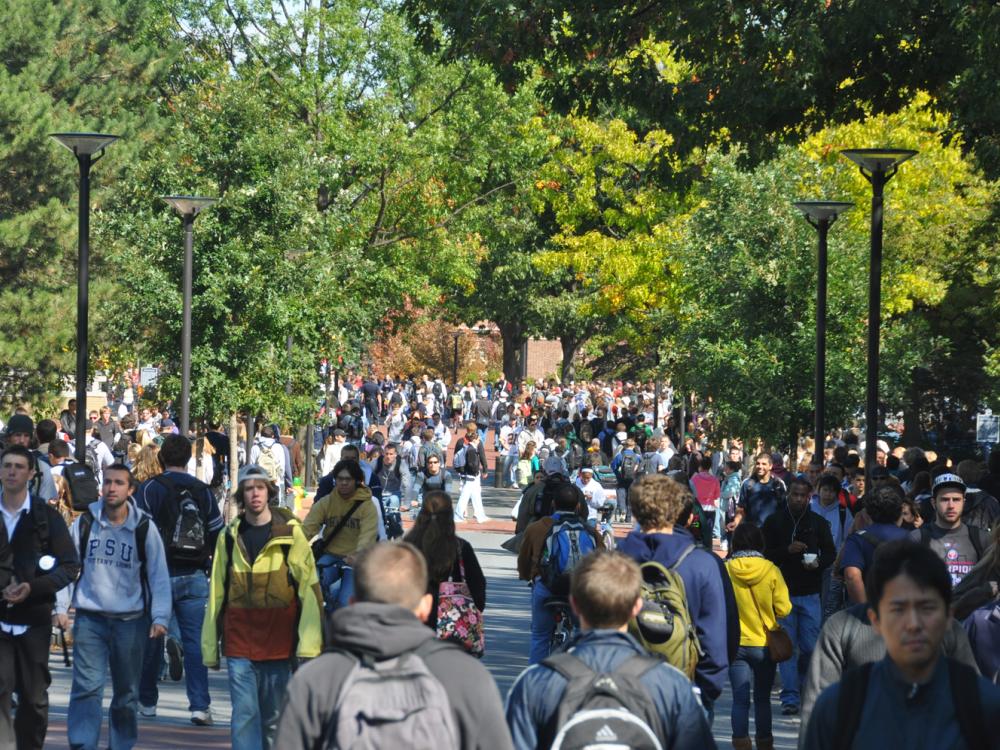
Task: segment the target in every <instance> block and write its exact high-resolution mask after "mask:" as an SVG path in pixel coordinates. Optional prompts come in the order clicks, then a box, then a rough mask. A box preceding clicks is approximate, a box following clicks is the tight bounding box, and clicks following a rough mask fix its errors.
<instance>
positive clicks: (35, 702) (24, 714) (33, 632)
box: [0, 415, 80, 750]
mask: <svg viewBox="0 0 1000 750" xmlns="http://www.w3.org/2000/svg"><path fill="white" fill-rule="evenodd" d="M15 416H17V415H15ZM11 421H12V422H14V421H15V420H13V419H11ZM35 471H36V470H35V459H34V455H33V454H32V452H31V451H30V450H28V448H26V447H25V446H24V445H21V444H19V443H15V444H12V445H9V446H8V447H7V448H6V450H4V451H3V453H2V454H0V516H2V518H3V529H0V535H6V539H7V540H8V544H9V545H10V551H9V553H8V554H9V556H10V563H9V565H10V567H11V568H12V569H13V570H12V573H10V574H9V575H8V582H7V585H6V586H5V587H4V589H3V592H2V596H0V747H3V748H14V747H16V748H17V749H18V750H41V748H42V745H44V744H45V733H46V730H47V728H48V724H49V696H48V690H49V684H50V683H51V682H52V675H51V674H50V672H49V642H50V640H51V636H52V624H53V623H52V609H53V605H54V604H55V599H56V592H57V591H59V590H60V589H61V588H63V587H65V586H68V585H69V584H70V583H71V582H73V581H74V580H76V577H77V574H78V573H79V571H80V561H79V557H78V555H77V552H76V547H75V546H74V545H73V540H72V539H71V538H70V535H69V529H67V528H66V522H65V521H64V520H63V517H62V516H61V515H60V514H59V511H58V510H56V509H55V508H53V507H51V506H50V505H48V504H47V503H46V502H45V501H44V500H42V499H41V498H39V497H36V496H33V495H32V494H31V493H30V492H29V490H28V485H29V483H30V482H31V480H32V478H33V477H34V475H35ZM0 546H2V545H0ZM15 692H16V693H17V697H18V703H17V712H16V713H13V712H12V710H11V699H12V696H13V694H14V693H15Z"/></svg>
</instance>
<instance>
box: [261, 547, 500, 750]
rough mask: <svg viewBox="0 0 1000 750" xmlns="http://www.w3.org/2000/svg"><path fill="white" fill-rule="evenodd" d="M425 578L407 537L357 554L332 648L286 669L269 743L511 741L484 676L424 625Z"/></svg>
mask: <svg viewBox="0 0 1000 750" xmlns="http://www.w3.org/2000/svg"><path fill="white" fill-rule="evenodd" d="M427 581H428V574H427V563H426V562H425V561H424V556H423V555H422V554H421V553H420V550H418V549H417V548H416V547H414V546H413V545H412V544H409V543H407V542H398V541H397V542H391V543H388V544H376V545H374V546H372V547H369V548H368V549H366V550H365V551H364V552H362V553H361V554H359V555H358V559H357V564H356V569H355V595H354V599H353V602H352V604H351V605H350V606H348V607H344V608H343V609H339V610H337V611H336V612H335V613H334V614H333V616H332V617H331V618H330V624H329V632H330V639H331V643H335V644H336V646H337V648H336V650H333V651H329V652H327V653H324V654H321V655H320V656H318V657H317V658H315V659H313V660H312V661H311V662H309V664H306V665H305V666H303V667H300V668H299V670H298V671H297V672H296V673H295V676H294V677H293V678H292V680H291V682H290V683H289V685H288V697H287V700H285V703H284V708H283V709H282V712H281V717H280V719H279V720H278V733H277V736H276V737H275V741H274V747H276V748H312V747H386V748H396V747H399V748H403V747H406V748H421V750H422V749H423V748H444V747H449V748H459V749H460V750H478V749H480V748H481V749H482V750H508V749H509V748H511V747H512V745H511V740H510V732H509V731H508V729H507V724H506V722H505V721H504V715H503V705H502V703H501V701H500V694H499V692H498V691H497V688H496V683H495V682H494V681H493V678H492V677H491V676H490V673H489V672H487V671H486V668H485V667H484V666H483V665H482V664H480V663H479V662H478V661H477V660H476V659H474V658H472V657H471V656H468V655H467V654H465V653H463V652H462V650H461V649H460V648H458V647H456V646H454V645H453V644H449V643H443V642H441V641H439V640H438V639H436V638H435V637H434V634H433V633H432V632H431V630H430V629H429V628H428V627H426V625H424V623H425V622H426V621H427V619H428V617H429V616H430V613H431V601H432V597H431V595H430V594H429V593H427ZM355 743H356V744H355Z"/></svg>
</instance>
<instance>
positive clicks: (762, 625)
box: [726, 521, 792, 750]
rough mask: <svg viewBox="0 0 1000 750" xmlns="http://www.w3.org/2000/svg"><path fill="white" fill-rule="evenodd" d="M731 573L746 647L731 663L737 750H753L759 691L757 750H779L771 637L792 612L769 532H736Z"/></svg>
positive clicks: (747, 527) (742, 528)
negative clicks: (767, 549) (768, 552)
mask: <svg viewBox="0 0 1000 750" xmlns="http://www.w3.org/2000/svg"><path fill="white" fill-rule="evenodd" d="M729 554H730V557H729V560H728V561H727V562H726V570H727V571H728V572H729V577H730V579H731V580H732V582H733V591H734V592H735V594H736V606H737V608H738V609H739V613H740V647H739V649H738V650H737V652H736V658H735V659H734V660H733V663H732V664H730V665H729V681H730V683H731V685H732V689H733V705H732V711H731V715H730V718H731V721H732V727H733V748H734V750H751V748H752V747H753V743H752V742H751V740H750V696H751V690H752V693H753V708H754V726H755V730H756V731H755V734H756V738H755V741H756V746H757V750H773V748H774V735H773V734H772V724H771V687H772V686H773V685H774V673H775V667H776V665H775V663H774V661H773V660H772V659H771V656H770V653H769V651H768V633H769V632H770V631H773V630H775V629H777V627H778V620H779V619H780V618H782V617H787V616H788V615H789V614H790V613H791V611H792V602H791V600H790V599H789V596H788V587H787V586H786V585H785V581H784V578H782V575H781V571H780V570H778V567H777V566H776V565H775V564H774V563H772V562H771V561H769V560H767V559H766V558H765V557H764V534H763V533H762V532H761V530H760V529H759V528H757V526H756V525H754V524H753V523H752V522H750V521H744V522H743V523H741V524H739V525H738V526H737V527H736V529H735V530H734V531H733V538H732V542H731V543H730V550H729Z"/></svg>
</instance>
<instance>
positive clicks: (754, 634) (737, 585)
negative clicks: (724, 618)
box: [726, 556, 792, 647]
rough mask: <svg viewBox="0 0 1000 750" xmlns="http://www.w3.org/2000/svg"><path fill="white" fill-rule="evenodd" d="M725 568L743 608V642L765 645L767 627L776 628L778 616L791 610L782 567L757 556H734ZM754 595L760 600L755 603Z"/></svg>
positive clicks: (737, 602) (737, 599) (741, 624)
mask: <svg viewBox="0 0 1000 750" xmlns="http://www.w3.org/2000/svg"><path fill="white" fill-rule="evenodd" d="M726 570H727V571H729V578H730V580H732V582H733V592H734V593H735V594H736V606H737V608H738V609H739V611H740V645H741V646H757V647H761V646H766V645H767V636H766V633H765V628H766V629H767V630H774V628H776V627H777V624H778V618H779V617H785V616H787V615H788V613H789V612H791V611H792V602H791V600H790V599H789V598H788V586H786V585H785V579H784V578H782V576H781V571H780V570H778V567H777V566H776V565H775V564H774V563H772V562H771V561H770V560H765V559H764V558H763V557H756V556H754V557H734V558H731V559H730V560H727V561H726ZM751 589H752V590H753V595H752V596H751V594H750V591H751ZM754 599H756V601H757V604H756V606H755V605H754ZM758 608H759V609H760V614H758ZM761 618H763V623H762V622H761Z"/></svg>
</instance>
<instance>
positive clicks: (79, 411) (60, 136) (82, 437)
mask: <svg viewBox="0 0 1000 750" xmlns="http://www.w3.org/2000/svg"><path fill="white" fill-rule="evenodd" d="M50 137H51V138H53V139H54V140H55V141H57V142H58V143H59V144H60V145H62V146H65V147H66V148H67V149H69V150H70V151H72V152H73V155H74V156H75V157H76V161H77V163H78V164H79V165H80V200H79V206H78V213H77V216H78V218H77V233H78V237H77V242H78V248H79V250H78V254H77V265H76V435H75V436H74V439H75V441H76V446H75V448H76V450H75V454H76V460H77V461H78V462H80V463H83V461H84V460H85V458H86V455H87V354H88V350H87V346H88V338H87V326H88V314H89V311H88V308H89V304H90V167H91V165H92V164H93V163H94V162H96V161H97V160H98V159H100V158H101V157H102V156H104V149H106V148H107V147H108V146H110V145H111V144H112V143H114V142H115V141H117V140H118V136H117V135H108V134H106V133H52V134H51V135H50ZM95 154H96V156H95Z"/></svg>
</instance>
